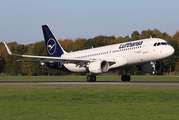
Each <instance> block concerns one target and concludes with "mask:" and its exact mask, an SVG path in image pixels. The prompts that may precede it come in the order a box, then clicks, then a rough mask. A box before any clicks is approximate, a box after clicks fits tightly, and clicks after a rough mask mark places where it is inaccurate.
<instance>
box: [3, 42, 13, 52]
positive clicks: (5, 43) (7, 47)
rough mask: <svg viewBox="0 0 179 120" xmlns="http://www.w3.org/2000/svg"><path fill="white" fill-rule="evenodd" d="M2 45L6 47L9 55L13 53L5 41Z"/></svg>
mask: <svg viewBox="0 0 179 120" xmlns="http://www.w3.org/2000/svg"><path fill="white" fill-rule="evenodd" d="M4 45H5V47H6V50H7V52H8V54H9V55H13V53H12V52H11V50H10V49H9V47H8V46H7V44H6V42H4Z"/></svg>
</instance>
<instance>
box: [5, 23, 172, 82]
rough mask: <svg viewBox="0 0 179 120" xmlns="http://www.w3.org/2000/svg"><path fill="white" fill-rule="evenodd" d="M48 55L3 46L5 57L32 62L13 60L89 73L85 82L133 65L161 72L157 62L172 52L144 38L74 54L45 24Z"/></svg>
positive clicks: (157, 40) (166, 45) (163, 43)
mask: <svg viewBox="0 0 179 120" xmlns="http://www.w3.org/2000/svg"><path fill="white" fill-rule="evenodd" d="M42 30H43V34H44V38H45V44H46V50H47V54H48V56H33V55H21V54H14V53H12V52H11V50H10V49H9V47H8V46H7V44H6V43H5V42H4V45H5V47H6V49H7V52H8V54H9V55H12V56H21V57H25V58H33V60H24V59H21V60H17V61H27V62H39V63H40V64H41V65H43V66H47V67H49V68H53V69H58V70H63V71H69V72H76V73H89V75H87V78H86V80H87V81H88V82H95V81H96V75H97V74H101V73H106V72H108V71H109V70H113V69H125V70H126V71H127V68H128V67H130V66H133V65H141V69H142V71H143V72H146V73H153V74H156V73H157V72H158V71H160V70H161V68H162V64H161V62H159V61H160V60H163V59H166V58H168V57H170V56H172V55H173V54H174V52H175V50H174V48H173V47H172V46H171V45H169V43H168V42H167V41H165V40H163V39H160V38H147V39H141V40H136V41H130V42H125V43H118V44H114V45H107V46H103V47H97V48H93V47H92V48H91V49H86V50H80V51H75V52H66V51H65V50H64V49H63V47H62V46H61V45H60V43H59V42H58V41H57V39H56V38H55V36H54V35H53V33H52V31H51V30H50V28H49V26H48V25H42ZM121 80H122V81H130V80H131V77H130V75H127V73H126V74H125V75H122V76H121Z"/></svg>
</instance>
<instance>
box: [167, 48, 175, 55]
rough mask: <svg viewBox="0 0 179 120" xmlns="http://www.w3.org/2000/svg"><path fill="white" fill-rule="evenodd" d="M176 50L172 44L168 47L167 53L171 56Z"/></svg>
mask: <svg viewBox="0 0 179 120" xmlns="http://www.w3.org/2000/svg"><path fill="white" fill-rule="evenodd" d="M174 52H175V49H174V48H173V47H172V46H171V47H170V48H168V49H167V53H168V55H169V56H171V55H173V54H174Z"/></svg>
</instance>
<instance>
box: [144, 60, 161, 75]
mask: <svg viewBox="0 0 179 120" xmlns="http://www.w3.org/2000/svg"><path fill="white" fill-rule="evenodd" d="M141 69H142V71H143V72H145V73H153V74H156V73H157V72H159V71H160V70H161V69H162V64H161V62H159V61H158V62H150V63H146V64H143V65H142V66H141Z"/></svg>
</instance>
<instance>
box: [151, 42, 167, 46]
mask: <svg viewBox="0 0 179 120" xmlns="http://www.w3.org/2000/svg"><path fill="white" fill-rule="evenodd" d="M159 45H169V43H168V42H158V43H154V46H159Z"/></svg>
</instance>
